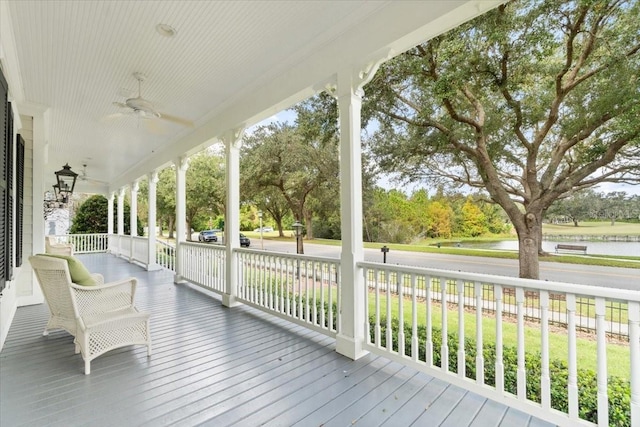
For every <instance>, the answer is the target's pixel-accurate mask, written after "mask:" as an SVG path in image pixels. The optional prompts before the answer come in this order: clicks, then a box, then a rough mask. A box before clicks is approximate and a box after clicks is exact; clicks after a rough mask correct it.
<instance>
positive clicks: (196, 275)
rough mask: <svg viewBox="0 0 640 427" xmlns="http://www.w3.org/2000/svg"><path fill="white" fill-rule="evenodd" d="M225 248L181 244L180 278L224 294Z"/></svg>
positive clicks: (201, 244)
mask: <svg viewBox="0 0 640 427" xmlns="http://www.w3.org/2000/svg"><path fill="white" fill-rule="evenodd" d="M225 258H226V257H225V247H224V246H220V245H209V244H206V243H181V244H180V259H181V261H182V268H181V271H180V274H181V276H182V277H183V278H184V279H186V280H188V281H189V282H191V283H194V284H196V285H199V286H202V287H203V288H206V289H209V290H211V291H214V292H216V293H219V294H222V293H224V292H225V283H226V282H225V277H226V272H225Z"/></svg>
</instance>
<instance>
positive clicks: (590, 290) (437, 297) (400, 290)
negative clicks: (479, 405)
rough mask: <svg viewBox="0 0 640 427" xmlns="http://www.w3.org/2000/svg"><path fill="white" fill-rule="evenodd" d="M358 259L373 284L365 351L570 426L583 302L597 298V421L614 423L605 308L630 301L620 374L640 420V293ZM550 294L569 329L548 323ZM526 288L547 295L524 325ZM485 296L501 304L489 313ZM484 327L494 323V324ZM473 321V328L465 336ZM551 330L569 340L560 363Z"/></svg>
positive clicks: (635, 420)
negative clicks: (558, 299) (557, 297)
mask: <svg viewBox="0 0 640 427" xmlns="http://www.w3.org/2000/svg"><path fill="white" fill-rule="evenodd" d="M360 266H361V267H362V271H363V274H364V278H365V281H366V284H367V286H366V288H365V289H366V290H365V296H364V298H365V299H366V301H367V302H368V303H367V304H365V306H366V307H367V313H366V316H367V331H368V334H367V343H366V349H368V350H370V351H372V352H374V353H378V354H383V355H386V356H387V357H390V358H392V359H394V360H397V361H399V362H401V363H405V364H408V365H411V366H414V367H417V368H419V369H421V370H423V371H425V372H428V373H430V374H432V375H434V376H436V377H439V378H442V379H445V380H446V381H449V382H453V383H455V384H458V385H461V386H462V387H465V388H467V389H471V390H473V391H474V392H477V393H480V394H482V395H485V396H487V397H490V398H493V399H495V400H498V401H504V403H506V404H508V405H509V406H513V407H516V408H519V409H523V410H525V411H526V412H528V413H533V414H535V410H536V409H539V408H542V409H543V410H545V411H547V412H549V413H551V414H553V415H554V417H555V418H554V421H555V422H558V423H559V424H563V425H572V424H574V423H582V422H583V420H581V419H580V418H579V414H580V413H581V412H580V411H581V410H582V409H583V406H582V404H583V402H581V400H580V399H579V386H582V384H579V383H578V377H579V375H578V372H579V368H581V367H579V365H578V355H579V354H578V346H577V343H578V339H577V338H578V335H579V333H580V329H579V327H578V326H577V322H576V318H577V317H578V316H585V313H578V312H577V307H578V305H577V304H576V302H577V301H578V300H584V299H589V300H593V301H594V306H595V310H593V312H590V313H589V314H587V315H588V316H593V323H594V324H595V325H596V327H595V329H596V333H595V336H594V337H593V341H595V343H596V344H595V346H596V350H595V352H594V353H593V354H591V357H592V358H594V359H595V360H596V365H597V367H596V372H597V374H596V375H597V397H596V399H597V423H598V425H601V426H607V425H609V402H608V400H609V388H608V381H609V380H610V376H609V373H608V365H607V351H608V348H607V345H608V344H607V335H608V331H607V328H606V322H607V320H606V318H607V317H608V316H611V313H608V312H607V309H606V307H607V306H609V307H611V306H612V304H611V303H613V304H614V305H615V304H620V305H624V306H625V310H626V315H625V316H626V317H627V319H628V337H629V342H628V346H629V352H628V355H627V359H626V362H625V363H626V364H627V366H628V367H629V371H628V372H629V376H628V378H625V379H623V381H622V382H624V380H628V379H630V388H631V403H630V406H629V407H628V408H626V410H627V411H630V412H631V425H632V426H639V425H640V292H637V291H625V290H618V289H604V288H596V287H587V286H579V285H569V284H565V283H554V282H542V281H536V280H525V279H516V278H508V277H499V276H488V275H481V274H472V273H461V272H454V271H445V270H435V269H424V268H412V267H407V266H391V265H387V264H377V263H361V264H360ZM465 284H472V286H471V287H469V286H465ZM551 293H553V294H561V295H563V297H564V298H563V299H564V307H563V310H564V312H565V314H566V319H567V322H566V327H564V328H562V329H553V330H552V328H551V325H550V297H549V295H550V294H551ZM528 295H536V298H537V300H538V301H539V318H540V320H539V321H538V322H527V323H525V316H526V308H525V305H526V300H527V298H528ZM465 301H466V302H465ZM470 301H474V302H473V303H472V304H471V303H470ZM487 304H490V305H491V306H492V307H493V310H492V311H491V312H487V310H486V309H485V308H486V306H487ZM508 305H513V306H515V307H516V315H515V319H514V320H513V322H511V327H509V326H506V325H509V322H508V321H507V319H506V318H505V317H504V316H503V314H504V313H505V310H504V308H505V307H506V306H508ZM470 307H471V308H470ZM485 325H490V326H491V331H490V332H487V328H486V327H485ZM469 329H471V330H472V331H473V332H472V333H470V334H469V335H467V334H468V333H469V332H468V331H469ZM531 333H535V334H538V335H539V341H538V342H536V343H535V344H533V345H531V340H527V339H525V338H526V337H527V336H529V335H530V334H531ZM507 334H508V335H509V343H507V342H506V340H505V337H506V336H507ZM551 335H554V338H557V336H561V337H562V338H561V339H562V340H564V341H565V345H566V348H567V352H566V354H565V356H564V357H563V359H564V360H563V361H562V362H557V361H556V360H552V359H551V356H550V354H551V351H550V350H551V349H550V336H551ZM467 338H470V339H467ZM555 342H557V341H556V340H555V339H554V343H555ZM511 343H512V344H511ZM526 343H529V347H532V348H528V347H527V345H526ZM485 344H489V345H485ZM624 345H626V344H625V343H623V344H622V346H624ZM511 350H513V351H511ZM583 351H584V349H583ZM507 352H508V353H509V354H506V353H507ZM581 356H583V357H584V356H585V355H584V354H583V355H581ZM563 363H564V365H563ZM563 366H565V367H566V368H563ZM552 368H553V372H554V377H553V378H552ZM564 373H566V375H565V376H564V377H563V374H564ZM563 381H564V383H563ZM528 382H529V383H528ZM531 382H533V383H531ZM558 382H560V385H558ZM552 390H553V392H554V401H553V402H552ZM558 394H560V395H564V396H560V397H559V396H558ZM532 395H534V401H532V400H530V397H531V396H532ZM565 408H566V409H565ZM560 410H563V411H564V410H566V411H567V413H566V414H565V413H563V412H561V411H560Z"/></svg>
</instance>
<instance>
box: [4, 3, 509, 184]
mask: <svg viewBox="0 0 640 427" xmlns="http://www.w3.org/2000/svg"><path fill="white" fill-rule="evenodd" d="M499 3H500V1H495V0H491V1H453V0H443V1H367V0H357V1H182V0H180V1H169V0H165V1H64V0H60V1H48V0H41V1H18V0H0V61H1V65H2V69H3V72H4V74H5V76H6V77H7V80H8V82H9V89H10V96H11V99H12V100H13V101H15V102H17V105H18V108H19V110H20V112H21V113H23V112H24V113H27V114H29V115H32V114H34V112H38V111H43V110H44V111H48V115H49V117H48V125H47V126H46V128H45V132H46V140H47V142H48V163H47V165H46V169H45V170H44V171H43V172H44V176H45V179H46V180H45V185H46V187H45V188H49V186H50V185H51V184H53V179H52V177H53V172H54V171H55V170H57V169H60V167H61V166H62V165H63V164H65V163H69V164H70V165H71V166H72V167H73V169H74V170H75V171H80V169H81V168H82V164H84V163H86V164H87V165H88V167H87V173H88V175H89V176H90V177H91V178H93V179H95V180H100V181H105V182H107V183H108V186H109V187H110V189H111V190H115V189H117V188H118V187H119V186H122V185H125V184H127V183H129V182H131V181H132V180H134V179H136V178H138V177H140V176H142V175H143V174H144V173H147V172H149V171H150V170H152V169H154V168H157V167H159V166H162V165H164V164H166V163H167V162H169V161H170V160H172V159H173V158H175V157H176V156H178V155H180V154H183V153H193V152H195V151H198V150H199V149H201V148H203V147H205V146H207V145H210V144H211V142H212V141H211V139H212V138H215V137H217V136H219V135H221V134H222V133H223V132H224V131H226V130H229V129H233V128H236V127H239V126H250V125H252V124H255V123H257V122H259V121H260V120H262V119H265V118H267V117H269V116H271V115H273V114H274V113H276V112H278V111H280V110H282V109H284V108H286V107H288V106H290V105H292V104H293V103H295V102H297V101H299V100H301V99H303V98H305V97H307V96H309V95H310V94H312V93H313V92H314V91H317V90H319V89H321V88H322V87H323V85H324V83H326V82H328V81H330V80H332V79H333V78H334V77H333V76H334V75H335V72H336V71H337V70H343V69H347V70H349V69H359V68H362V67H364V66H366V65H367V64H368V63H370V62H371V61H372V60H374V59H377V58H380V57H383V56H386V55H388V54H389V52H391V55H396V54H398V53H400V52H402V51H404V50H406V49H408V48H409V47H411V46H413V45H415V44H417V43H419V42H421V41H424V40H426V39H428V38H430V37H433V36H434V35H437V34H439V33H441V32H443V31H446V30H447V29H449V28H451V27H453V26H455V25H458V24H459V23H461V22H464V21H466V20H468V19H471V18H472V17H474V16H476V15H478V14H480V13H483V12H485V11H486V10H488V9H489V8H491V7H494V6H495V5H496V4H499ZM160 23H163V24H169V25H171V26H173V27H174V28H175V29H176V30H177V35H176V36H175V37H173V38H166V37H163V36H161V35H159V34H158V33H157V32H156V30H155V27H156V25H157V24H160ZM134 72H142V73H144V74H145V75H146V76H147V79H146V81H145V82H144V83H143V84H142V96H143V97H144V98H146V99H148V100H151V101H153V102H154V103H155V104H156V107H157V110H159V111H161V112H165V113H166V114H170V115H174V116H179V117H182V118H185V119H187V120H190V121H192V122H194V124H195V126H194V127H193V128H191V127H186V126H183V125H180V124H175V123H172V122H169V121H163V120H153V121H148V120H139V119H137V118H136V117H135V116H121V117H116V118H113V117H111V118H109V116H110V115H113V114H115V113H118V112H119V111H122V110H121V109H120V108H119V107H117V106H115V105H113V102H116V101H117V102H124V101H125V100H126V99H127V98H130V97H135V96H136V95H137V82H136V80H135V79H134V77H133V75H132V74H133V73H134ZM150 125H151V126H150ZM81 184H82V185H84V186H85V188H84V189H83V188H80V190H82V191H91V190H92V187H91V186H88V185H89V184H91V181H86V182H84V183H81ZM105 190H106V187H105V186H98V187H94V188H93V191H96V192H104V191H105Z"/></svg>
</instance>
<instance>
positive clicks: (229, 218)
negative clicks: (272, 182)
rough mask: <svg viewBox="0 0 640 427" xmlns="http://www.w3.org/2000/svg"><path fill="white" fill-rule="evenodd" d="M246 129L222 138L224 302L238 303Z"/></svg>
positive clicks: (230, 305) (237, 130)
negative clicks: (242, 157)
mask: <svg viewBox="0 0 640 427" xmlns="http://www.w3.org/2000/svg"><path fill="white" fill-rule="evenodd" d="M243 132H244V129H234V130H233V131H230V132H227V133H226V134H225V135H224V136H223V138H222V140H223V142H224V146H225V157H226V176H225V183H226V187H227V211H226V212H225V218H224V244H225V250H226V254H225V261H226V266H225V267H226V274H225V278H226V283H225V287H226V289H225V293H224V294H223V295H222V304H223V305H225V306H227V307H233V306H235V305H238V302H237V301H236V297H237V296H238V268H237V266H238V262H237V259H236V257H235V256H234V250H235V249H237V248H238V247H240V235H239V233H240V146H241V142H242V134H243Z"/></svg>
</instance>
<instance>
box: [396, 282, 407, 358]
mask: <svg viewBox="0 0 640 427" xmlns="http://www.w3.org/2000/svg"><path fill="white" fill-rule="evenodd" d="M396 282H397V283H398V354H399V355H401V356H404V354H405V353H404V292H403V291H404V289H403V288H404V275H403V274H400V273H398V274H397V275H396Z"/></svg>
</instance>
